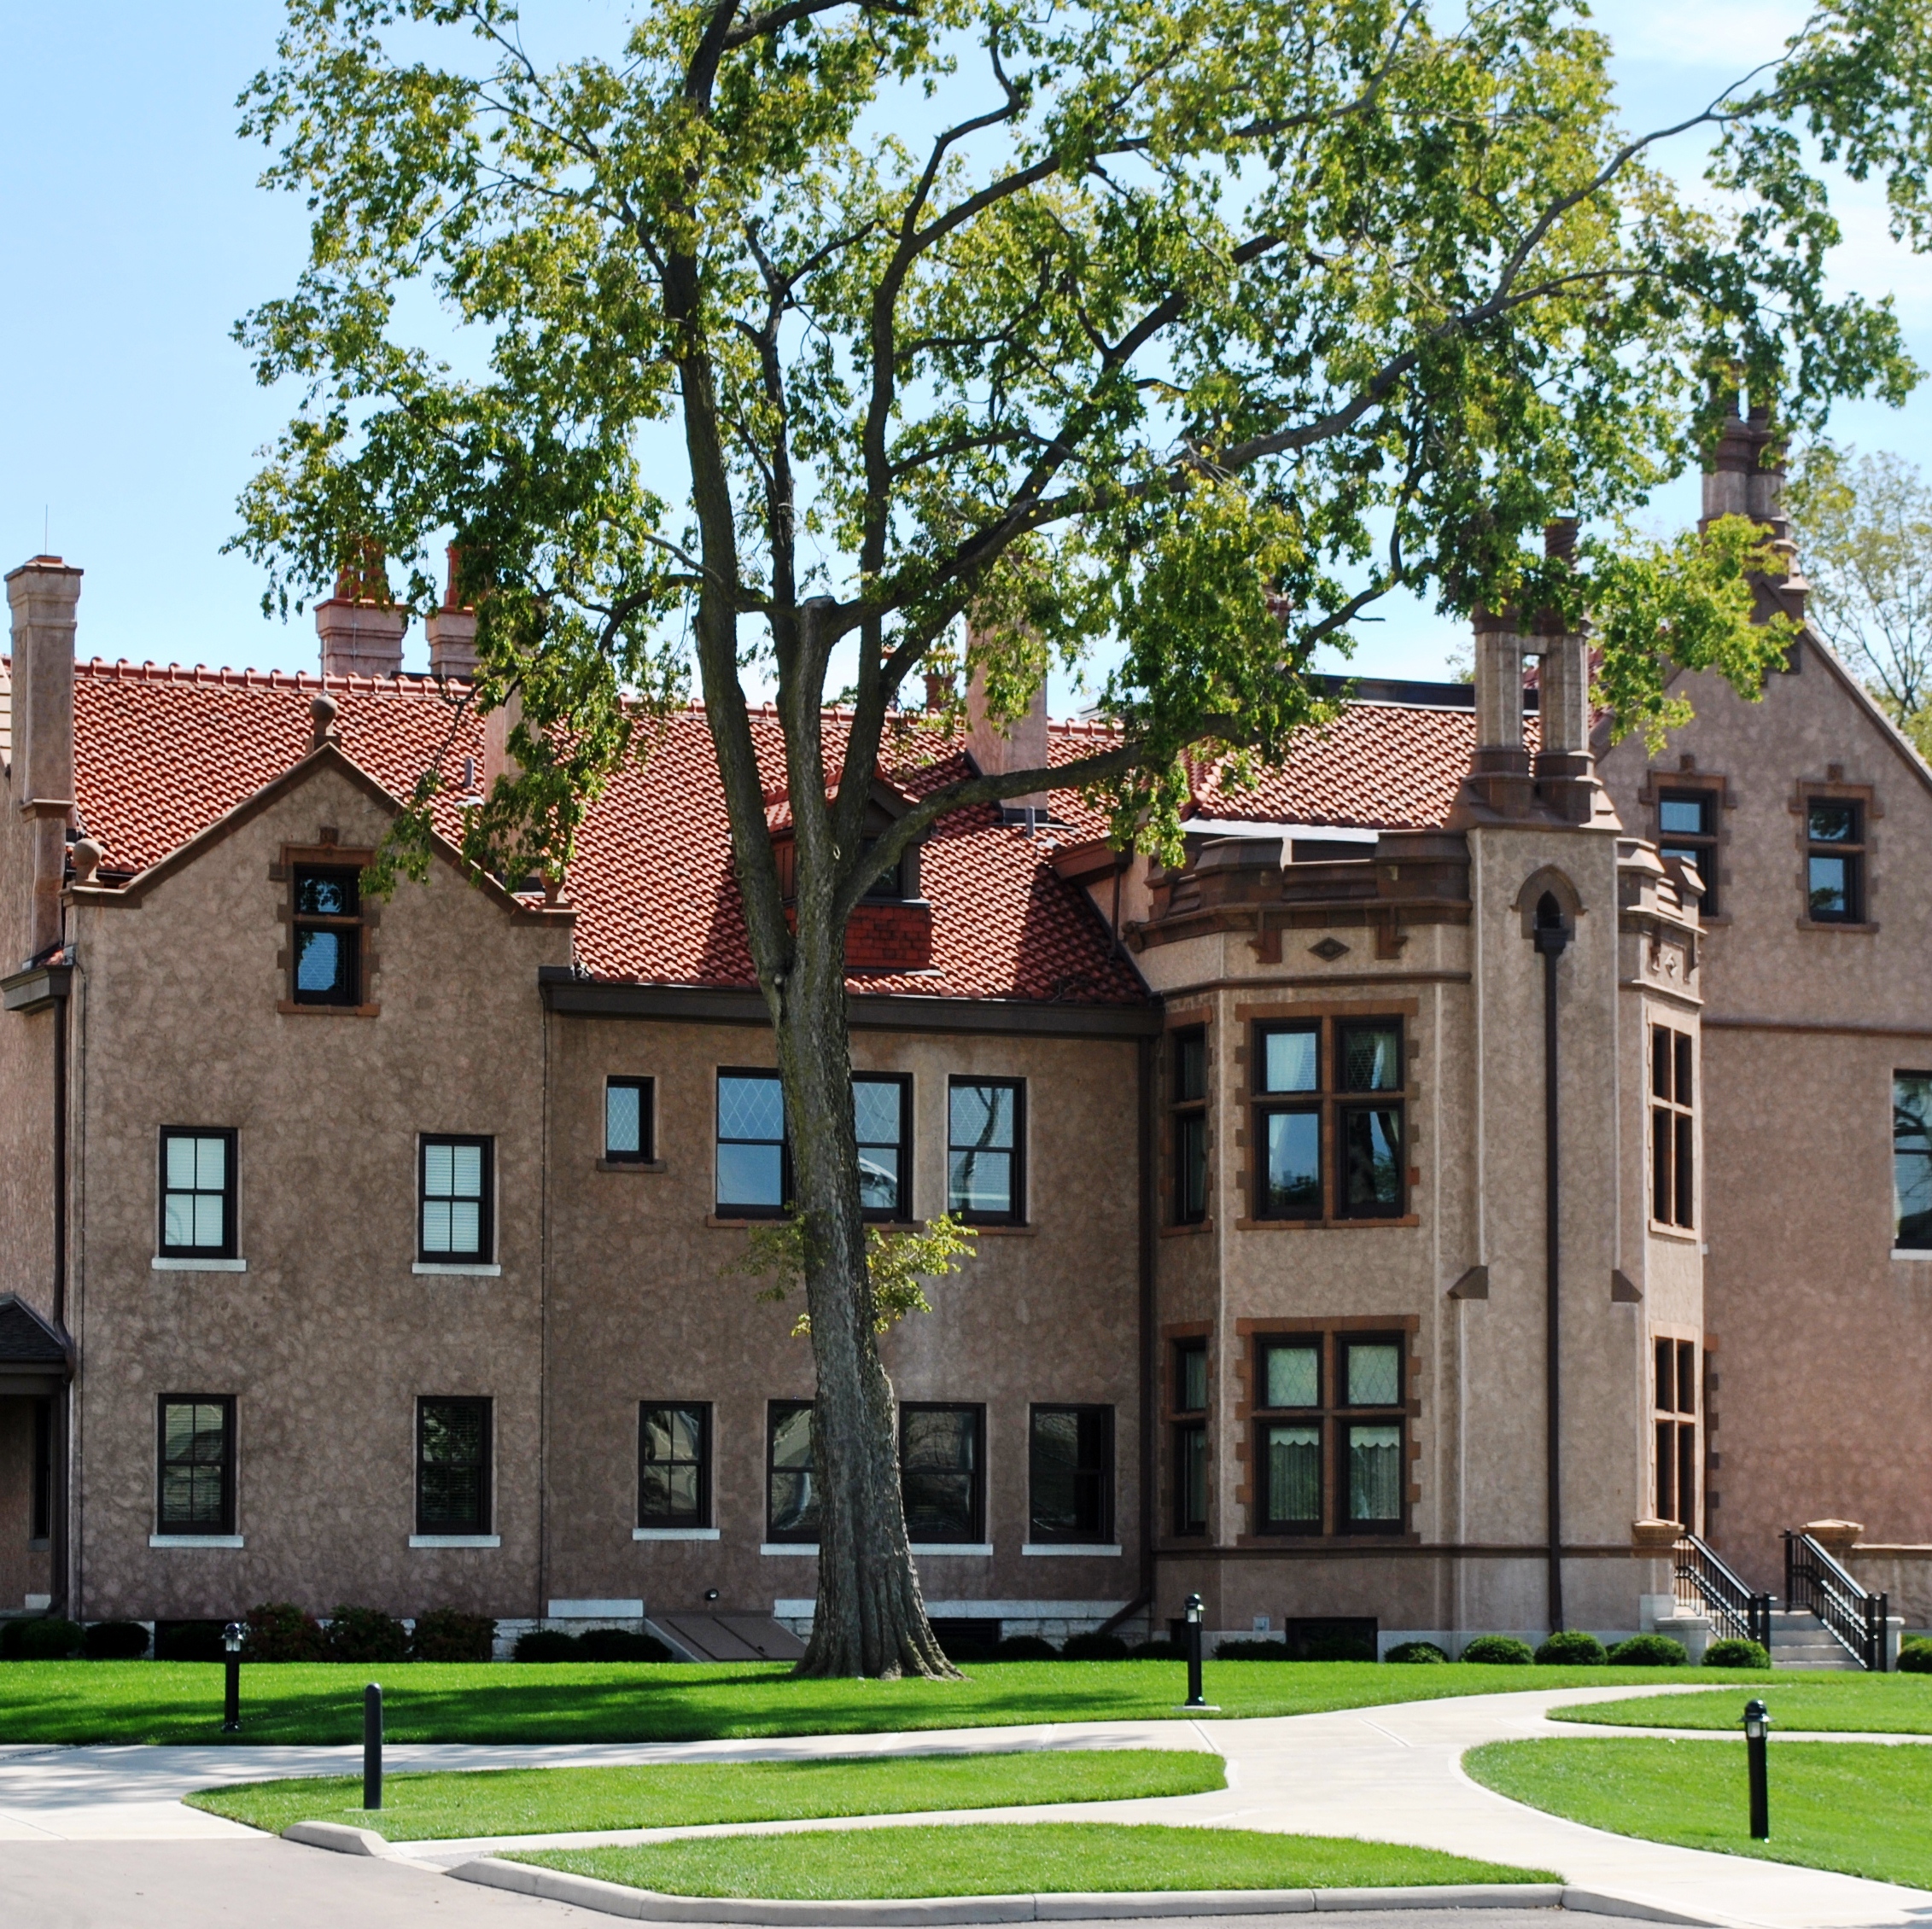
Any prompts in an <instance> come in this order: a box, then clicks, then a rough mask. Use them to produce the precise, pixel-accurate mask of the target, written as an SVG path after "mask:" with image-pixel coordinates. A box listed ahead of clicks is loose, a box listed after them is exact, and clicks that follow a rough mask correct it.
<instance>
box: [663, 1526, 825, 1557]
mask: <svg viewBox="0 0 1932 1929" xmlns="http://www.w3.org/2000/svg"><path fill="white" fill-rule="evenodd" d="M717 1537H718V1530H717V1529H716V1528H715V1527H633V1529H632V1530H631V1538H632V1539H633V1541H715V1540H716V1539H717ZM815 1551H816V1550H814V1552H815Z"/></svg>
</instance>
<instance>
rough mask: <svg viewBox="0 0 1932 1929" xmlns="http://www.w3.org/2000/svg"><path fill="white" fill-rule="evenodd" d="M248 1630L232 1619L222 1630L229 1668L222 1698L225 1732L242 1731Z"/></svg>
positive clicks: (222, 1641) (223, 1645) (222, 1640)
mask: <svg viewBox="0 0 1932 1929" xmlns="http://www.w3.org/2000/svg"><path fill="white" fill-rule="evenodd" d="M247 1633H248V1629H246V1628H245V1627H244V1626H243V1625H242V1623H240V1622H239V1621H231V1622H230V1623H228V1625H227V1626H226V1627H225V1628H224V1629H222V1630H221V1646H222V1649H223V1652H224V1656H225V1662H226V1665H227V1670H228V1679H227V1681H226V1682H225V1684H224V1692H223V1694H222V1698H221V1732H222V1733H223V1734H240V1733H241V1732H242V1636H243V1635H246V1634H247Z"/></svg>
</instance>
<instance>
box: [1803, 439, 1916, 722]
mask: <svg viewBox="0 0 1932 1929" xmlns="http://www.w3.org/2000/svg"><path fill="white" fill-rule="evenodd" d="M1789 510H1790V516H1791V521H1792V524H1793V527H1795V530H1796V532H1797V536H1798V552H1799V560H1800V562H1801V563H1802V565H1803V567H1804V569H1805V573H1806V574H1807V576H1808V577H1809V578H1810V579H1811V585H1812V593H1811V598H1810V609H1811V615H1812V621H1815V622H1816V623H1817V625H1818V628H1819V629H1820V630H1822V631H1823V632H1824V636H1825V639H1826V641H1827V642H1829V643H1830V645H1831V647H1832V648H1833V649H1834V650H1836V651H1837V652H1838V654H1839V655H1840V656H1842V657H1843V658H1844V659H1845V661H1846V662H1847V663H1848V664H1849V665H1850V666H1851V667H1852V669H1853V672H1854V673H1856V674H1857V675H1858V676H1859V677H1861V678H1863V679H1864V680H1865V685H1866V687H1867V688H1868V689H1869V690H1870V691H1871V694H1872V695H1873V696H1875V697H1877V700H1878V702H1879V703H1880V704H1881V705H1882V707H1883V708H1884V711H1885V714H1887V715H1888V717H1890V718H1891V720H1893V722H1894V723H1895V724H1897V725H1898V726H1899V727H1900V730H1902V731H1904V732H1905V733H1906V736H1907V737H1910V738H1911V739H1912V743H1914V744H1915V745H1917V749H1918V752H1919V755H1921V756H1925V757H1932V487H1928V486H1927V484H1926V481H1925V477H1924V475H1923V473H1922V472H1921V470H1920V469H1918V467H1917V464H1916V463H1909V462H1906V460H1904V459H1903V458H1902V457H1899V456H1895V455H1889V454H1886V453H1883V452H1880V453H1879V454H1877V455H1869V456H1861V455H1860V454H1859V452H1858V451H1857V450H1856V449H1849V448H1847V449H1840V448H1837V447H1835V446H1833V445H1832V444H1831V443H1830V442H1827V441H1823V440H1820V441H1816V442H1813V443H1812V445H1811V446H1810V447H1809V448H1807V450H1806V451H1805V452H1804V453H1803V454H1802V456H1801V457H1800V459H1799V462H1798V464H1797V469H1796V473H1795V475H1794V476H1793V478H1792V482H1791V487H1790V491H1789Z"/></svg>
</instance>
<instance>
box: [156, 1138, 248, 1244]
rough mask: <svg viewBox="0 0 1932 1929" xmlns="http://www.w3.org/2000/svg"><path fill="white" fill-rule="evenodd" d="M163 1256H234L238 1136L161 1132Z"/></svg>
mask: <svg viewBox="0 0 1932 1929" xmlns="http://www.w3.org/2000/svg"><path fill="white" fill-rule="evenodd" d="M161 1256H162V1258H164V1259H168V1258H176V1259H187V1258H195V1259H232V1258H234V1256H235V1134H233V1133H232V1132H231V1131H227V1130H225V1129H224V1128H220V1127H218V1126H172V1125H171V1126H164V1127H163V1128H162V1129H161Z"/></svg>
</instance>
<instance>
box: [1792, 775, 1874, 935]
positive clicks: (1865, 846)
mask: <svg viewBox="0 0 1932 1929" xmlns="http://www.w3.org/2000/svg"><path fill="white" fill-rule="evenodd" d="M1800 799H1801V809H1802V828H1803V832H1804V854H1805V897H1804V917H1803V918H1802V919H1801V922H1802V923H1804V924H1836V925H1843V924H1865V922H1866V921H1867V911H1866V905H1867V901H1868V897H1869V893H1870V888H1871V880H1870V878H1869V877H1868V876H1867V874H1866V859H1867V856H1868V854H1869V853H1870V850H1871V800H1870V799H1869V798H1868V797H1865V796H1853V797H1847V796H1842V795H1836V794H1835V793H1833V792H1831V791H1830V790H1803V791H1801V793H1800ZM1821 809H1823V810H1842V811H1847V812H1849V813H1851V819H1852V833H1853V834H1852V835H1851V836H1849V837H1845V838H1832V837H1818V836H1814V835H1813V834H1812V813H1814V812H1815V811H1818V810H1821ZM1820 858H1824V859H1829V858H1839V859H1842V860H1843V861H1844V865H1845V871H1844V877H1845V889H1844V898H1845V908H1844V909H1843V910H1842V911H1839V912H1832V911H1828V912H1824V913H1823V914H1822V915H1821V914H1820V912H1819V911H1818V906H1817V901H1816V892H1815V890H1814V888H1813V886H1812V860H1814V859H1820Z"/></svg>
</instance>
